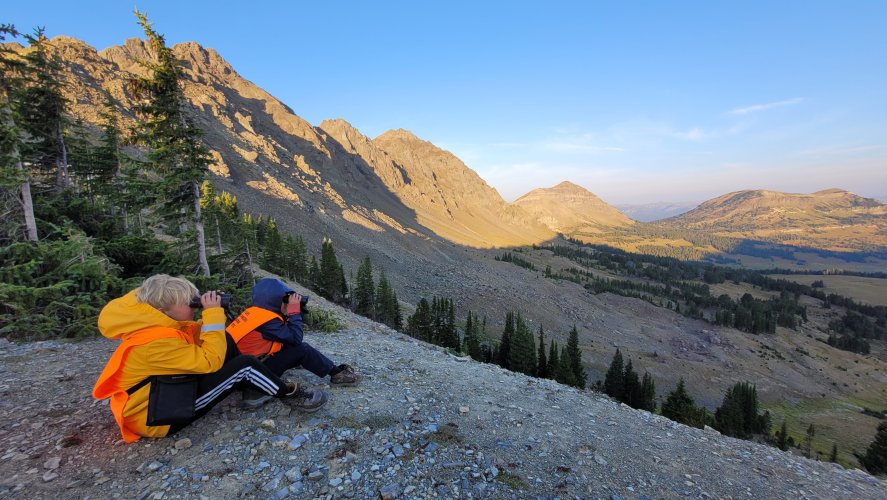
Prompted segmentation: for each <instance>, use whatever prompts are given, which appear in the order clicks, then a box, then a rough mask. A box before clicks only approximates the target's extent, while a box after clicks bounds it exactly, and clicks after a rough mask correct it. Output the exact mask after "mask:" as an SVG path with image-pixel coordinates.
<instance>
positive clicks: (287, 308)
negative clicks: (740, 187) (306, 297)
mask: <svg viewBox="0 0 887 500" xmlns="http://www.w3.org/2000/svg"><path fill="white" fill-rule="evenodd" d="M301 312H302V296H301V295H299V294H298V293H294V294H292V295H290V296H289V302H288V303H286V304H284V305H283V313H284V315H286V316H292V315H293V314H299V313H301Z"/></svg>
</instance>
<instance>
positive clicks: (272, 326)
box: [253, 278, 305, 345]
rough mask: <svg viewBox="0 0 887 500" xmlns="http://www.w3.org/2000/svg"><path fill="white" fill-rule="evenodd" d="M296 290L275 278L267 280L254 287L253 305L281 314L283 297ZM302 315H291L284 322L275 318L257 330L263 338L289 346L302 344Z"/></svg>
mask: <svg viewBox="0 0 887 500" xmlns="http://www.w3.org/2000/svg"><path fill="white" fill-rule="evenodd" d="M293 291H294V290H293V289H292V288H290V287H288V286H286V285H284V284H283V283H281V282H280V281H278V280H276V279H273V278H265V279H263V280H261V281H259V282H258V283H256V286H254V287H253V305H254V306H255V307H261V308H262V309H265V310H268V311H272V312H275V313H278V314H280V306H281V304H283V296H284V295H285V294H286V293H287V292H293ZM304 327H305V325H304V323H303V321H302V314H301V313H299V314H291V315H289V316H287V317H286V318H285V319H284V320H283V321H280V320H279V319H277V318H275V319H272V320H271V321H269V322H267V323H265V324H264V325H262V326H260V327H259V328H258V329H257V330H258V331H259V333H261V334H262V337H264V338H266V339H268V340H273V341H276V342H282V343H284V344H288V345H299V344H301V343H302V336H303V329H304Z"/></svg>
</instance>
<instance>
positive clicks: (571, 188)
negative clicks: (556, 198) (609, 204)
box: [550, 181, 595, 196]
mask: <svg viewBox="0 0 887 500" xmlns="http://www.w3.org/2000/svg"><path fill="white" fill-rule="evenodd" d="M550 189H551V190H552V191H568V192H574V193H588V194H590V195H591V196H595V195H594V194H593V193H592V192H591V191H589V190H587V189H585V188H584V187H582V186H580V185H579V184H574V183H572V182H570V181H563V182H561V183H560V184H558V185H557V186H554V187H552V188H550Z"/></svg>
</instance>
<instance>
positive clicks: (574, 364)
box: [567, 325, 586, 389]
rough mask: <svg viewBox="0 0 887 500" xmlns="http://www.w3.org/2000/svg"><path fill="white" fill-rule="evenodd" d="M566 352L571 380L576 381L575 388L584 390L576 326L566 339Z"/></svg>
mask: <svg viewBox="0 0 887 500" xmlns="http://www.w3.org/2000/svg"><path fill="white" fill-rule="evenodd" d="M567 351H568V352H569V353H570V363H571V365H570V368H571V370H572V371H573V379H574V380H576V386H577V387H579V388H580V389H585V379H586V375H585V369H584V368H583V367H582V351H581V350H580V349H579V331H578V330H576V325H573V329H572V330H570V336H569V338H568V339H567Z"/></svg>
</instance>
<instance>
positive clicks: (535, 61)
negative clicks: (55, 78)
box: [0, 0, 887, 204]
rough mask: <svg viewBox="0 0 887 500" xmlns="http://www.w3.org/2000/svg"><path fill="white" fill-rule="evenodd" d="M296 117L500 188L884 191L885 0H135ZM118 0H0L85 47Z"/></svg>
mask: <svg viewBox="0 0 887 500" xmlns="http://www.w3.org/2000/svg"><path fill="white" fill-rule="evenodd" d="M135 5H137V6H138V8H139V9H140V10H143V11H146V12H147V13H148V15H149V17H150V18H151V19H152V21H153V22H154V24H155V28H156V29H157V30H158V31H159V32H161V33H163V34H164V35H166V37H167V41H168V42H169V43H170V44H175V43H179V42H183V41H197V42H198V43H200V44H202V45H204V46H206V47H212V48H214V49H216V50H217V51H218V52H219V53H220V54H221V55H222V56H223V57H224V58H226V59H227V60H228V61H229V62H230V63H231V64H232V65H233V66H234V68H235V69H236V70H237V71H238V72H239V73H240V74H241V75H242V76H244V77H246V78H248V79H249V80H251V81H253V82H255V83H256V84H258V85H260V86H261V87H263V88H265V89H266V90H268V91H269V92H271V93H272V94H273V95H275V96H276V97H278V98H279V99H281V100H282V101H283V102H285V103H286V104H287V105H289V106H290V107H291V108H292V109H293V110H294V111H295V112H296V113H297V114H298V115H300V116H302V117H303V118H305V119H307V120H308V121H309V122H311V123H312V124H315V125H316V124H318V123H320V121H322V120H323V119H326V118H343V119H345V120H347V121H348V122H350V123H351V124H353V125H354V126H355V127H357V128H358V129H359V130H360V131H362V132H363V133H364V134H366V135H368V136H370V137H375V136H377V135H379V134H381V133H382V132H384V131H385V130H388V129H392V128H405V129H408V130H410V131H412V132H413V133H415V134H416V135H418V136H419V137H421V138H423V139H425V140H428V141H431V142H432V143H434V144H436V145H438V146H440V147H443V148H445V149H447V150H449V151H451V152H453V153H454V154H455V155H456V156H458V157H459V158H461V159H462V160H463V161H464V162H465V163H466V164H467V165H468V166H469V167H471V168H472V169H474V170H476V171H477V172H478V173H479V174H480V175H481V177H483V178H484V179H485V180H486V181H487V182H488V183H490V184H491V185H492V186H493V187H495V188H497V189H498V190H499V192H500V193H501V194H502V195H503V196H504V197H505V198H506V199H507V200H509V201H510V200H513V199H515V198H516V197H518V196H520V195H521V194H523V193H525V192H527V191H529V190H531V189H533V188H536V187H547V186H552V185H555V184H557V183H558V182H560V181H562V180H571V181H573V182H576V183H577V184H580V185H582V186H584V187H586V188H588V189H589V190H591V191H592V192H594V193H596V194H597V195H599V196H601V197H602V198H604V199H605V200H606V201H608V202H610V203H616V204H626V203H648V202H657V201H702V200H704V199H708V198H712V197H715V196H719V195H721V194H724V193H727V192H730V191H736V190H740V189H773V190H778V191H788V192H813V191H816V190H820V189H826V188H830V187H840V188H844V189H848V190H850V191H853V192H856V193H858V194H861V195H865V196H885V195H887V29H885V28H884V26H885V23H887V2H884V1H851V2H818V1H779V2H773V1H767V2H756V1H742V2H740V1H717V2H711V1H700V2H680V1H675V2H658V1H655V2H654V1H649V2H640V1H634V2H615V1H614V2H589V1H586V2H557V1H552V2H538V1H537V2H523V1H509V2H498V1H497V2H493V1H490V2H479V1H473V2H462V1H447V2H416V1H411V2H378V3H377V2H365V1H351V2H336V1H328V2H305V1H288V2H284V1H280V2H272V1H264V0H253V1H250V2H228V1H215V2H205V1H185V0H179V1H176V2H170V1H137V2H135ZM132 8H133V3H132V2H120V1H111V0H107V1H87V0H80V1H76V2H72V1H70V0H68V1H65V2H54V1H52V2H50V1H40V0H31V1H30V2H15V3H13V4H10V5H5V6H4V8H3V13H2V15H0V22H12V23H14V24H16V26H17V27H18V28H19V29H20V30H29V29H31V28H32V27H34V26H38V25H40V26H45V27H46V29H47V33H48V34H49V35H50V36H55V35H57V34H64V35H68V36H72V37H75V38H79V39H82V40H84V41H86V42H87V43H89V44H90V45H93V46H95V47H96V48H98V49H102V48H105V47H108V46H111V45H119V44H121V43H122V42H123V41H124V40H125V39H126V38H131V37H136V36H140V35H141V33H140V31H139V28H138V26H137V25H136V23H135V20H134V17H133V16H132Z"/></svg>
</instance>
